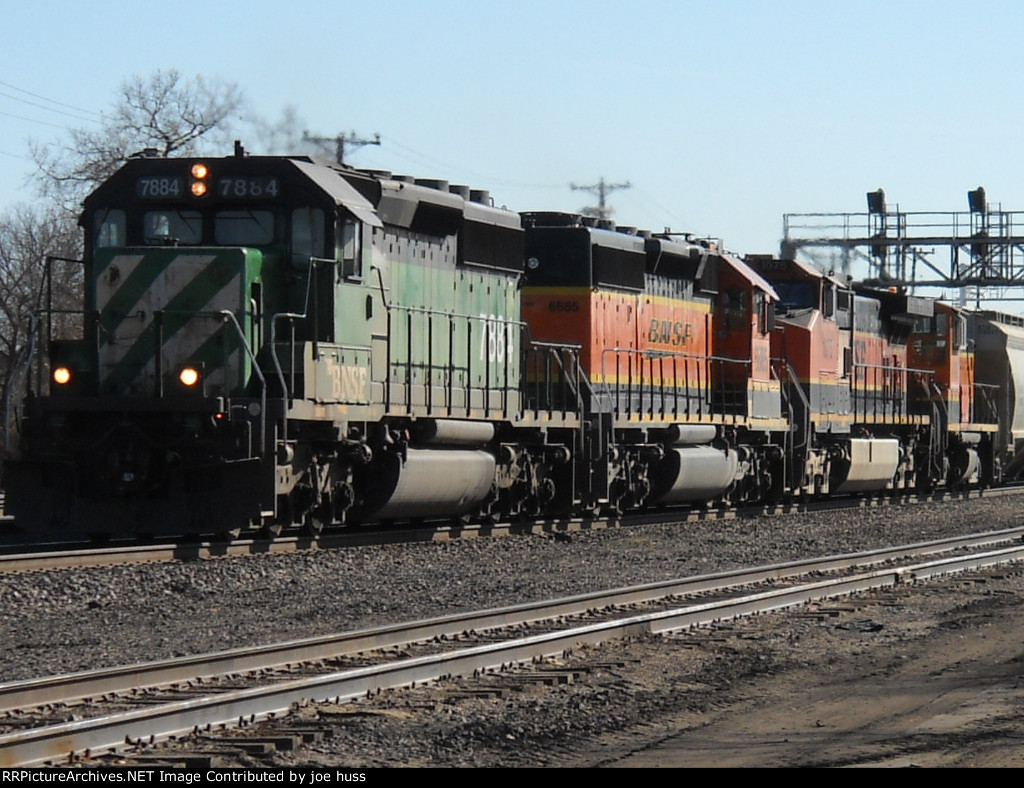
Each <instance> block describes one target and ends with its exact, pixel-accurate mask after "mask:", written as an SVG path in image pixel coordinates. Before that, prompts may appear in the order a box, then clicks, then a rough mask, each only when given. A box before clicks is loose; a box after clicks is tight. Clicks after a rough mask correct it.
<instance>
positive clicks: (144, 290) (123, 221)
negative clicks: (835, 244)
mask: <svg viewBox="0 0 1024 788" xmlns="http://www.w3.org/2000/svg"><path fill="white" fill-rule="evenodd" d="M81 225H82V227H83V230H84V233H85V259H84V261H83V262H84V281H85V288H84V290H85V292H84V308H83V310H82V312H81V320H82V331H81V335H80V336H77V337H75V338H72V339H66V338H49V337H45V336H41V337H40V341H39V346H40V347H44V348H46V349H47V352H46V353H40V354H37V355H36V357H35V358H33V359H31V363H32V364H34V366H35V368H36V369H37V370H40V371H41V372H40V374H39V375H38V376H32V375H30V376H27V377H28V379H29V380H39V381H42V383H41V384H36V385H34V386H32V389H33V390H31V391H29V392H28V396H27V397H26V398H25V400H24V405H23V413H22V418H21V419H20V422H19V427H20V445H19V448H18V452H17V454H16V455H15V456H14V457H12V458H11V459H9V460H8V461H7V462H6V463H5V469H4V486H5V488H6V509H7V512H8V513H9V514H13V515H14V516H15V518H16V521H17V522H18V523H20V524H22V526H23V527H24V528H26V529H30V530H32V531H34V532H37V533H40V534H42V533H44V532H48V533H56V534H60V535H64V536H67V535H69V534H72V533H74V534H90V535H111V534H145V535H157V534H182V533H211V532H217V533H221V534H227V535H231V536H234V535H237V534H239V533H240V532H242V531H249V530H254V529H263V530H264V531H266V532H269V533H271V534H277V533H280V532H281V531H282V530H292V529H304V530H305V531H306V532H309V533H318V532H320V531H321V530H322V529H323V528H325V527H328V526H332V525H338V524H354V523H366V522H381V521H410V520H412V521H415V520H421V519H436V518H444V519H456V520H461V521H470V520H487V519H493V520H505V519H509V518H517V517H519V518H535V517H536V518H561V517H568V516H579V515H584V514H592V513H598V512H605V513H608V512H625V511H629V510H636V509H641V508H644V507H658V506H667V505H673V504H701V505H703V504H707V503H716V502H723V501H729V502H735V503H739V502H757V501H776V500H783V499H786V498H789V497H800V496H825V495H836V494H852V493H874V492H881V491H885V490H895V489H918V490H930V489H933V488H936V487H941V486H949V487H957V486H963V485H973V484H993V483H997V482H999V481H1000V478H1001V468H1002V465H1003V464H1004V463H1006V462H1007V461H1008V459H1009V456H1010V454H1011V453H1012V452H1011V450H1012V448H1013V436H1012V434H1011V433H1009V432H1008V431H1007V430H1005V429H1003V430H1001V429H1000V413H999V408H1000V404H999V402H997V398H996V394H997V389H998V387H999V382H998V381H996V382H992V383H990V384H982V383H979V382H978V380H977V370H976V367H975V363H976V362H975V355H974V351H973V345H972V343H971V342H970V341H969V337H968V321H967V316H966V315H965V314H963V313H961V312H960V311H958V310H957V309H955V308H953V307H951V306H949V305H947V304H944V303H940V302H937V301H934V300H930V299H925V298H918V297H914V296H911V295H907V294H905V293H890V292H878V291H871V290H864V289H859V288H856V287H853V286H851V283H849V282H847V281H843V280H840V279H837V278H835V277H833V276H830V275H828V274H825V273H822V272H819V271H817V270H816V269H814V268H812V267H810V266H807V265H805V264H802V263H799V262H795V261H793V260H781V259H777V258H774V257H749V258H747V259H739V258H737V257H735V256H732V255H730V254H727V253H725V252H724V251H723V250H722V249H720V248H718V247H717V246H716V245H715V244H712V243H706V242H702V243H698V242H694V241H692V240H688V239H686V238H679V237H673V236H669V235H656V234H650V233H641V232H637V231H635V230H630V229H625V228H621V227H620V228H618V229H615V228H612V227H610V226H601V225H602V223H600V222H595V221H594V220H592V219H589V218H586V217H581V216H577V215H570V214H559V213H524V214H520V213H516V212H512V211H508V210H504V209H498V208H495V207H493V205H492V204H491V201H490V199H489V197H488V195H486V194H485V193H481V192H475V191H472V190H470V189H468V188H466V187H461V186H453V185H449V184H447V183H444V182H436V181H432V182H424V181H413V180H412V179H409V178H404V177H397V176H393V175H391V174H390V173H384V172H371V171H361V170H357V169H352V168H347V167H344V166H338V165H329V164H324V163H320V162H316V161H313V160H310V159H308V158H302V157H261V156H248V155H246V154H245V152H244V151H243V150H242V149H241V148H240V146H236V151H235V155H233V156H230V157H226V158H215V159H161V158H148V157H145V156H140V157H137V158H134V159H132V160H130V161H129V162H128V163H127V164H126V165H125V166H124V167H123V168H122V169H121V170H119V171H118V172H117V173H116V174H115V175H113V176H112V177H111V178H110V179H109V180H108V181H107V182H106V183H104V184H103V185H102V186H100V187H99V188H98V189H97V190H96V191H95V192H93V193H92V195H91V196H90V197H89V198H88V199H87V200H86V201H85V204H84V211H83V213H82V217H81ZM56 313H57V310H55V309H53V307H52V305H49V306H48V309H47V310H43V311H42V312H41V313H40V315H39V316H38V318H39V319H38V320H37V321H36V326H37V327H43V326H46V325H48V324H50V323H51V322H52V320H50V319H48V317H52V315H54V314H56ZM62 314H63V313H62ZM986 325H988V324H987V323H986ZM1004 367H1005V365H1004ZM1004 420H1005V416H1004Z"/></svg>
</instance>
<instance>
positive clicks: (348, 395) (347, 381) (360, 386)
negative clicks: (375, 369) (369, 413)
mask: <svg viewBox="0 0 1024 788" xmlns="http://www.w3.org/2000/svg"><path fill="white" fill-rule="evenodd" d="M330 371H331V394H332V398H333V399H334V400H335V401H337V402H365V401H366V380H367V375H366V368H365V367H356V366H351V365H345V366H332V367H330Z"/></svg>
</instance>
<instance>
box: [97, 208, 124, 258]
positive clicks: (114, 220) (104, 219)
mask: <svg viewBox="0 0 1024 788" xmlns="http://www.w3.org/2000/svg"><path fill="white" fill-rule="evenodd" d="M124 231H125V220H124V211H122V210H114V211H100V212H98V213H97V214H96V216H95V218H94V219H93V232H94V233H95V235H94V238H95V246H96V248H97V249H100V248H107V247H111V246H125V236H124Z"/></svg>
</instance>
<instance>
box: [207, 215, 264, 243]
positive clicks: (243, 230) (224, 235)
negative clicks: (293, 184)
mask: <svg viewBox="0 0 1024 788" xmlns="http://www.w3.org/2000/svg"><path fill="white" fill-rule="evenodd" d="M213 240H214V241H215V242H216V243H217V244H218V245H219V246H236V245H250V246H265V245H267V244H270V243H273V242H274V214H273V213H272V212H270V211H218V212H217V213H216V215H215V216H214V217H213Z"/></svg>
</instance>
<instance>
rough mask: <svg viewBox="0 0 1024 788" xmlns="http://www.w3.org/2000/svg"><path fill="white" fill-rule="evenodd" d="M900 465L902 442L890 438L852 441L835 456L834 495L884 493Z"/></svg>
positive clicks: (833, 461)
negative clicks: (877, 491)
mask: <svg viewBox="0 0 1024 788" xmlns="http://www.w3.org/2000/svg"><path fill="white" fill-rule="evenodd" d="M899 463H900V442H899V441H898V440H896V439H895V438H893V439H886V438H872V439H864V438H852V439H850V440H849V441H844V442H843V443H841V444H837V445H836V447H835V448H834V450H833V456H832V480H831V485H830V488H831V490H832V492H834V493H852V492H872V491H875V490H884V489H885V487H886V486H887V485H888V484H889V482H891V481H892V479H893V476H894V475H895V474H896V468H897V467H898V466H899Z"/></svg>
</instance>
